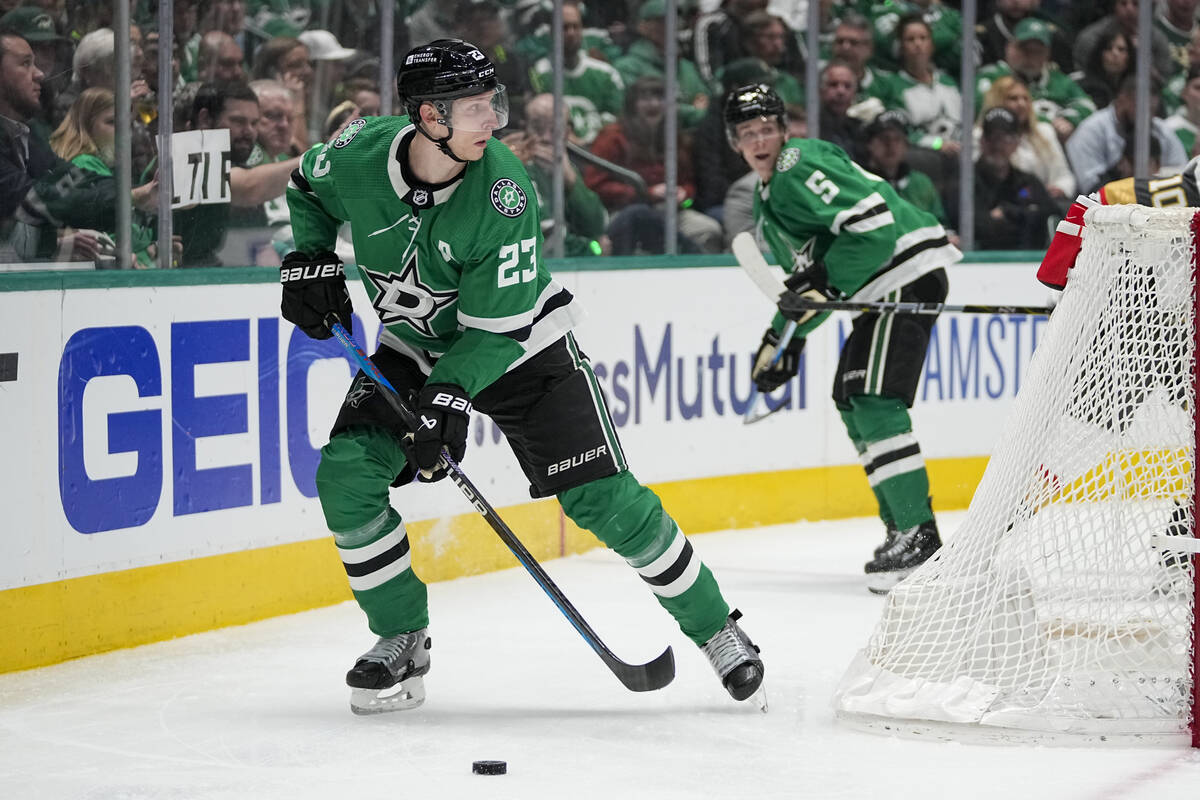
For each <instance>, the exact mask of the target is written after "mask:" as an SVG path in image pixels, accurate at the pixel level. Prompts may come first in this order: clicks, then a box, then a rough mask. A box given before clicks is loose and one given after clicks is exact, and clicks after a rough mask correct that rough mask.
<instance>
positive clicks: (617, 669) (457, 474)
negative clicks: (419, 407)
mask: <svg viewBox="0 0 1200 800" xmlns="http://www.w3.org/2000/svg"><path fill="white" fill-rule="evenodd" d="M327 324H328V326H329V330H330V331H332V332H333V335H334V336H335V337H336V338H337V340H338V342H340V343H341V345H342V347H344V348H346V352H348V353H350V355H352V356H354V360H355V361H357V362H358V365H359V366H360V367H361V368H362V370H363V372H365V373H366V374H367V375H369V376H370V377H371V380H373V381H374V382H375V385H376V386H378V387H379V389H380V391H381V392H382V394H383V398H384V400H386V401H387V403H388V405H389V406H391V407H392V410H393V411H395V412H396V414H398V415H399V417H400V419H401V421H402V422H403V423H404V426H405V427H406V428H408V429H409V430H413V431H415V430H416V429H417V427H418V426H419V425H420V421H419V420H418V419H417V415H416V413H415V412H414V411H413V410H412V409H411V408H409V406H408V405H407V404H406V403H405V402H404V400H403V399H401V397H400V395H399V393H398V392H397V391H396V388H395V387H394V386H392V384H391V382H390V381H388V379H387V378H385V377H384V376H383V373H382V372H380V371H379V368H378V367H376V366H375V364H374V363H373V362H372V361H371V359H369V358H367V354H366V353H364V352H363V350H362V348H361V347H359V346H358V343H357V342H355V341H354V337H353V336H351V335H350V333H349V332H348V331H347V330H346V329H345V328H343V327H342V325H341V324H340V323H338V322H337V321H335V320H333V319H332V318H331V319H329V320H328V321H327ZM442 460H443V461H445V462H446V468H447V470H448V471H449V473H450V479H451V480H452V481H454V485H455V486H457V487H458V488H459V489H460V490H461V491H462V493H463V495H464V496H466V498H467V500H468V501H469V502H470V503H471V505H473V506H474V507H475V510H476V511H478V512H479V513H480V514H482V515H483V518H484V519H485V520H486V521H487V523H488V525H490V526H491V527H492V530H494V531H495V532H496V535H497V536H499V537H500V539H501V541H503V542H504V544H506V545H507V546H508V549H509V550H511V551H512V554H513V555H514V556H516V557H517V560H518V561H520V562H521V566H523V567H525V569H526V570H527V571H528V572H529V574H530V575H532V576H533V579H534V580H535V581H537V584H538V586H540V587H542V591H544V592H545V593H546V595H547V596H548V597H549V598H550V599H551V600H552V601H553V602H554V605H556V606H558V610H559V611H561V612H562V613H563V616H565V617H566V618H567V619H568V620H569V621H570V623H571V624H572V625H573V626H575V630H576V631H578V632H579V635H580V636H582V637H583V640H584V641H585V642H587V643H588V645H589V646H591V648H592V649H593V650H595V651H596V655H598V656H600V660H601V661H603V662H604V664H605V665H606V666H607V667H608V668H609V669H610V670H612V673H613V674H614V675H616V676H617V680H619V681H620V682H621V683H622V684H624V685H625V688H626V689H629V690H630V691H632V692H651V691H654V690H655V689H661V688H663V687H664V686H666V685H667V684H668V683H670V682H671V681H672V680H673V679H674V678H675V656H674V654H673V653H672V652H671V648H670V647H669V646H668V647H667V649H666V650H664V651H663V652H662V654H661V655H659V656H658V658H656V659H654V660H653V661H651V662H649V663H646V664H626V663H625V662H624V661H622V660H621V659H619V658H617V657H616V656H615V655H613V652H612V651H611V650H609V649H608V647H606V646H605V644H604V642H602V641H600V637H599V636H597V635H596V632H595V631H594V630H592V628H591V626H590V625H588V624H587V620H585V619H584V618H583V617H582V616H581V615H580V613H579V612H578V611H577V610H576V609H575V606H573V605H571V601H570V600H568V599H567V598H566V596H565V595H564V594H563V593H562V590H561V589H559V588H558V586H556V585H555V583H554V581H553V580H551V579H550V576H549V575H547V574H546V571H545V570H544V569H542V565H541V564H539V563H538V562H537V559H535V558H534V557H533V556H532V555H531V554H530V552H529V551H528V550H526V549H525V545H523V544H522V543H521V540H520V539H518V538H517V536H516V534H515V533H513V532H512V530H511V529H510V528H509V527H508V525H506V524H505V523H504V520H502V519H501V518H500V515H499V514H497V513H496V509H494V508H492V506H491V504H490V503H488V501H487V500H485V499H484V497H483V495H482V494H480V493H479V490H478V489H476V488H475V485H474V484H473V483H471V481H470V480H469V479H468V478H467V476H466V475H465V474H464V473H463V471H462V469H461V468H460V467H459V466H458V464H457V463H456V462H455V461H454V459H453V458H451V457H450V453H449V451H447V450H446V448H444V447H443V448H442Z"/></svg>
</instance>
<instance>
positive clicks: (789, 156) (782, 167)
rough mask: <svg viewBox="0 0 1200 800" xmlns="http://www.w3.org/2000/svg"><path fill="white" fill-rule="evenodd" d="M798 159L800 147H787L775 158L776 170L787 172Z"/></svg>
mask: <svg viewBox="0 0 1200 800" xmlns="http://www.w3.org/2000/svg"><path fill="white" fill-rule="evenodd" d="M798 161H800V148H799V147H789V148H787V149H785V150H784V151H783V152H782V153H780V154H779V158H777V159H775V170H776V172H787V171H788V170H789V169H791V168H792V167H794V166H796V163H797V162H798Z"/></svg>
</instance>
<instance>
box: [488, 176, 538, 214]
mask: <svg viewBox="0 0 1200 800" xmlns="http://www.w3.org/2000/svg"><path fill="white" fill-rule="evenodd" d="M528 203H529V201H528V199H527V198H526V197H525V192H524V191H522V189H521V187H520V186H517V183H516V181H512V180H509V179H508V178H501V179H500V180H498V181H496V182H495V183H493V184H492V205H493V206H494V207H495V208H496V210H497V211H499V212H500V213H501V214H503V215H504V216H506V217H519V216H521V212H522V211H524V210H525V206H526V205H528Z"/></svg>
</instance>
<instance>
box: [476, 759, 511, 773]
mask: <svg viewBox="0 0 1200 800" xmlns="http://www.w3.org/2000/svg"><path fill="white" fill-rule="evenodd" d="M471 772H474V773H475V774H476V775H504V774H505V773H507V772H508V762H507V761H476V762H474V763H473V764H471Z"/></svg>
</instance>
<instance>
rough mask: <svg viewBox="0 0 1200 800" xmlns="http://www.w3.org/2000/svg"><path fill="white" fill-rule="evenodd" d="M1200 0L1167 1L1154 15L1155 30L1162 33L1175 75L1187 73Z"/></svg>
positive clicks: (1161, 4) (1160, 5)
mask: <svg viewBox="0 0 1200 800" xmlns="http://www.w3.org/2000/svg"><path fill="white" fill-rule="evenodd" d="M1198 4H1200V0H1166V1H1165V2H1163V3H1160V4H1159V7H1158V13H1157V14H1155V15H1154V29H1155V30H1157V31H1159V32H1160V33H1162V35H1163V37H1164V38H1165V39H1166V40H1167V45H1168V47H1169V48H1170V52H1171V62H1172V66H1173V67H1174V70H1173V72H1174V74H1176V75H1179V74H1181V73H1185V72H1187V69H1188V66H1189V61H1188V52H1187V51H1188V45H1189V44H1190V43H1191V39H1192V32H1193V31H1195V30H1196V27H1197V25H1196V6H1197V5H1198Z"/></svg>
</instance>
